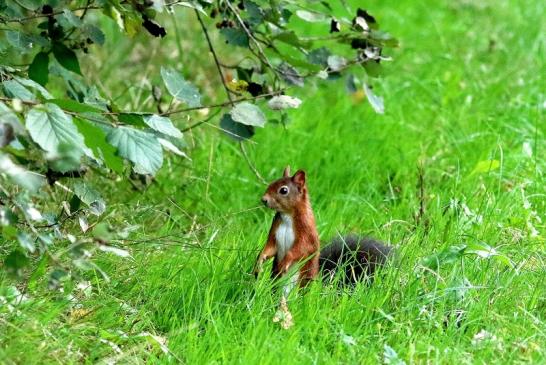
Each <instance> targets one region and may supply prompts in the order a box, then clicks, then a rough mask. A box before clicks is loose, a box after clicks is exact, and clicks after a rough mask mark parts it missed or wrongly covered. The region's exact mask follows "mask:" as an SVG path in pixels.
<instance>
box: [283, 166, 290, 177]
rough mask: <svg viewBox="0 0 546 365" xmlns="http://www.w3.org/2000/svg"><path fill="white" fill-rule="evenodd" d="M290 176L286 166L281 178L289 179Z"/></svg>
mask: <svg viewBox="0 0 546 365" xmlns="http://www.w3.org/2000/svg"><path fill="white" fill-rule="evenodd" d="M289 176H290V166H286V167H285V168H284V172H283V173H282V177H289Z"/></svg>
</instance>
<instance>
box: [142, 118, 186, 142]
mask: <svg viewBox="0 0 546 365" xmlns="http://www.w3.org/2000/svg"><path fill="white" fill-rule="evenodd" d="M144 123H146V124H147V125H148V127H150V128H152V129H153V130H154V131H157V132H159V133H163V134H166V135H168V136H171V137H174V138H182V132H180V130H179V129H178V128H176V127H175V126H174V125H173V122H172V121H171V120H170V119H169V118H167V117H162V116H159V115H155V114H154V115H145V116H144Z"/></svg>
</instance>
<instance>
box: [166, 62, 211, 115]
mask: <svg viewBox="0 0 546 365" xmlns="http://www.w3.org/2000/svg"><path fill="white" fill-rule="evenodd" d="M161 77H162V78H163V82H164V83H165V86H166V87H167V90H168V91H169V93H170V94H171V95H172V96H174V97H175V98H177V99H178V100H180V101H183V102H185V103H186V104H188V106H190V107H192V108H193V107H198V106H201V95H200V94H199V90H197V88H196V87H195V86H193V85H192V84H191V83H189V82H188V81H186V80H185V79H184V78H183V77H182V75H181V74H180V73H178V72H177V71H175V70H174V69H172V68H170V67H169V68H165V67H161Z"/></svg>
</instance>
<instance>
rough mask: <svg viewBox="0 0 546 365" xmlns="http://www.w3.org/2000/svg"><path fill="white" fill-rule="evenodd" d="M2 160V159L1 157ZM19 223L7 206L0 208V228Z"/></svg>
mask: <svg viewBox="0 0 546 365" xmlns="http://www.w3.org/2000/svg"><path fill="white" fill-rule="evenodd" d="M0 159H1V157H0ZM17 221H18V218H17V216H16V215H15V213H13V211H12V210H11V209H10V208H8V207H5V206H2V207H0V226H9V225H13V224H16V223H17ZM2 234H3V236H4V238H6V235H5V234H4V232H2Z"/></svg>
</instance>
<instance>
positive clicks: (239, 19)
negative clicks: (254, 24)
mask: <svg viewBox="0 0 546 365" xmlns="http://www.w3.org/2000/svg"><path fill="white" fill-rule="evenodd" d="M226 4H227V6H228V7H229V9H230V10H231V12H232V13H233V14H234V15H235V17H236V18H237V21H238V22H239V25H240V26H241V28H243V30H244V31H245V33H246V34H247V36H248V38H249V39H250V40H251V41H252V42H254V44H255V45H256V48H257V49H258V53H259V54H260V55H261V56H262V57H263V60H264V62H265V63H267V65H268V66H269V67H270V68H271V70H272V71H273V73H274V74H275V75H276V74H277V69H276V68H275V67H274V66H273V65H272V64H271V62H269V59H268V58H267V56H266V55H265V53H264V51H263V49H262V46H260V42H258V40H257V39H256V37H254V34H252V32H251V31H250V30H249V29H248V28H247V26H246V24H245V22H244V21H243V19H242V18H241V16H240V15H239V12H238V11H237V9H235V8H234V7H233V5H231V3H230V1H229V0H226Z"/></svg>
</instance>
